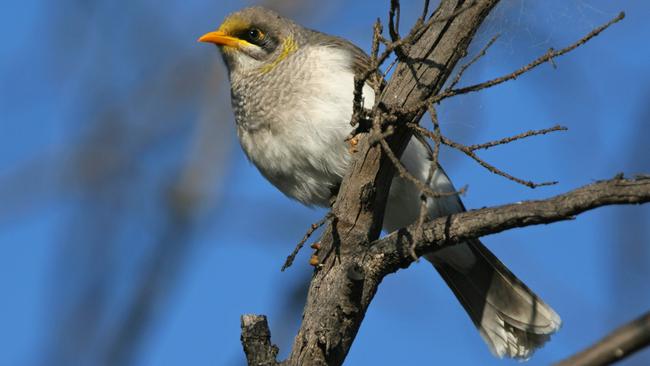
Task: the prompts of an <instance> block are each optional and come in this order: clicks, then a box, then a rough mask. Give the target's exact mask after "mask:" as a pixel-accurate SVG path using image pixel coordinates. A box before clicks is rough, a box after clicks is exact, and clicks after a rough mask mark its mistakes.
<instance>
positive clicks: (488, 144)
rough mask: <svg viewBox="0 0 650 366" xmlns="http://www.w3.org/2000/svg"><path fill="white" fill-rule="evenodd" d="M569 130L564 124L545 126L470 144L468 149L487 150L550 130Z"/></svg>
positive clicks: (544, 133)
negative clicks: (498, 138)
mask: <svg viewBox="0 0 650 366" xmlns="http://www.w3.org/2000/svg"><path fill="white" fill-rule="evenodd" d="M567 130H568V128H566V127H564V126H560V125H556V126H553V127H551V128H545V129H543V130H532V131H527V132H524V133H520V134H518V135H515V136H511V137H506V138H503V139H501V140H497V141H490V142H486V143H483V144H476V145H470V146H467V149H469V150H471V151H476V150H481V149H485V150H487V149H489V148H491V147H494V146H498V145H504V144H508V143H511V142H513V141H516V140H521V139H524V138H526V137H530V136H539V135H546V134H547V133H549V132H555V131H567Z"/></svg>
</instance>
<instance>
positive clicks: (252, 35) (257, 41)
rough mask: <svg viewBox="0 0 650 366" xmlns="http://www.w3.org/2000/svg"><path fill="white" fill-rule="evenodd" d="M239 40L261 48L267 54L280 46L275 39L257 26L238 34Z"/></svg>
mask: <svg viewBox="0 0 650 366" xmlns="http://www.w3.org/2000/svg"><path fill="white" fill-rule="evenodd" d="M237 38H239V39H242V40H244V41H246V42H248V43H250V44H254V45H256V46H259V47H261V48H263V49H264V50H266V51H267V52H272V51H273V50H275V48H276V47H277V45H278V41H277V40H276V39H275V38H274V37H272V36H271V35H269V34H268V33H267V32H265V31H264V30H262V29H260V28H258V27H255V26H253V27H250V28H246V29H243V30H241V31H239V32H237Z"/></svg>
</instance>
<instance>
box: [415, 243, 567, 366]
mask: <svg viewBox="0 0 650 366" xmlns="http://www.w3.org/2000/svg"><path fill="white" fill-rule="evenodd" d="M427 259H428V260H429V261H431V262H432V263H433V264H434V266H435V268H436V270H438V272H439V273H440V275H441V276H442V278H443V279H444V280H445V282H446V283H447V284H448V285H449V287H450V288H451V289H452V291H453V292H454V294H455V295H456V297H457V298H458V300H459V301H460V303H461V304H462V305H463V307H464V308H465V310H466V311H467V313H468V315H469V316H470V318H471V319H472V321H473V322H474V324H475V325H476V327H477V328H478V329H479V332H480V334H481V336H482V337H483V339H484V340H485V341H486V342H487V344H488V346H489V347H490V350H491V351H492V353H493V354H495V355H496V356H499V357H512V358H518V359H527V358H529V357H530V356H531V355H532V354H533V352H534V351H535V350H536V349H537V348H539V347H541V346H542V345H543V344H544V343H546V341H548V340H549V339H550V337H551V334H553V333H554V332H555V331H557V330H558V329H559V327H560V324H561V321H560V317H559V316H558V315H557V313H555V311H553V309H552V308H551V307H550V306H548V305H547V304H546V303H544V301H542V299H540V298H539V297H537V295H535V294H534V293H533V292H532V291H531V290H530V289H529V288H528V287H526V285H525V284H524V283H523V282H521V281H520V280H519V279H518V278H517V277H516V276H515V275H514V274H513V273H512V272H510V270H508V269H507V268H506V266H505V265H504V264H503V263H501V261H499V259H497V258H496V257H495V256H494V254H492V253H491V252H490V251H489V250H488V249H487V248H486V247H485V246H484V245H483V244H481V242H480V241H478V240H473V241H470V242H468V243H465V244H461V245H457V246H454V247H449V248H445V249H443V250H440V251H438V252H436V253H433V254H431V255H428V256H427Z"/></svg>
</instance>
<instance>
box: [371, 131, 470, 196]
mask: <svg viewBox="0 0 650 366" xmlns="http://www.w3.org/2000/svg"><path fill="white" fill-rule="evenodd" d="M378 141H379V144H381V147H382V149H383V150H384V153H386V156H388V158H389V159H390V161H391V162H392V163H393V166H394V167H395V169H397V174H398V175H399V176H400V177H402V178H404V179H406V180H408V181H409V182H411V183H413V184H414V185H415V186H416V187H417V188H418V189H419V190H420V192H422V193H423V194H425V195H427V196H429V197H431V198H439V197H447V196H455V195H458V194H461V195H462V194H464V193H465V188H464V187H463V188H461V189H460V190H458V191H455V192H436V191H434V190H433V189H431V187H429V186H428V185H427V184H425V183H424V182H422V181H421V180H419V179H418V178H416V177H415V176H414V175H413V174H411V173H410V172H409V171H408V170H407V169H406V167H405V166H404V165H403V164H402V163H401V162H400V161H399V159H398V158H397V156H396V155H395V153H394V152H393V150H391V148H390V146H388V142H386V139H384V138H379V139H378Z"/></svg>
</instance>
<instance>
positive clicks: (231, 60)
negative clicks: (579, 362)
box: [199, 7, 561, 359]
mask: <svg viewBox="0 0 650 366" xmlns="http://www.w3.org/2000/svg"><path fill="white" fill-rule="evenodd" d="M199 41H202V42H210V43H214V44H216V45H218V46H219V49H220V51H221V54H222V56H223V59H224V61H225V63H226V66H227V68H228V72H229V79H230V84H231V95H232V107H233V110H234V114H235V121H236V124H237V127H236V128H237V134H238V136H239V140H240V142H241V146H242V148H243V150H244V152H245V153H246V155H247V156H248V159H250V161H251V162H253V164H254V165H255V166H256V167H257V168H258V169H259V171H260V172H261V173H262V175H263V176H264V177H265V178H266V179H268V180H269V181H270V182H271V183H272V184H273V185H274V186H276V187H277V188H278V189H279V190H280V191H282V192H283V193H284V194H285V195H287V196H289V197H291V198H293V199H296V200H298V201H300V202H302V203H303V204H305V205H317V206H327V205H328V203H329V202H330V199H331V198H332V195H333V192H335V189H336V187H338V185H339V184H340V182H341V180H342V178H343V175H344V174H345V172H346V169H347V168H348V165H349V163H350V159H351V155H350V152H349V150H348V145H347V143H346V142H345V138H346V137H347V136H348V135H349V133H350V132H351V129H352V128H351V127H350V120H351V117H352V108H353V93H354V86H353V82H354V77H355V74H358V73H360V72H363V71H364V70H365V67H366V65H367V64H368V63H369V58H368V56H367V55H366V54H365V53H364V52H363V51H362V50H361V49H359V48H358V47H357V46H355V45H353V44H352V43H350V42H349V41H347V40H345V39H343V38H339V37H335V36H331V35H327V34H323V33H320V32H317V31H314V30H311V29H307V28H305V27H303V26H301V25H299V24H296V23H295V22H293V21H292V20H290V19H287V18H285V17H282V16H280V15H279V14H277V13H275V12H273V11H271V10H268V9H265V8H261V7H252V8H246V9H243V10H241V11H239V12H236V13H233V14H231V15H229V16H228V17H227V18H226V19H225V21H224V22H223V23H222V24H221V26H220V27H219V28H218V30H217V31H214V32H210V33H207V34H205V35H204V36H202V37H201V38H200V39H199ZM363 99H364V103H365V105H366V106H372V105H373V104H374V99H375V95H374V91H373V89H372V88H371V87H370V86H369V85H365V86H364V88H363ZM401 162H402V163H403V165H404V166H405V167H406V169H408V170H409V172H411V173H412V174H413V175H414V176H416V177H417V178H419V179H421V180H422V181H426V179H427V177H428V173H429V169H430V168H431V155H430V153H429V150H428V149H427V148H426V147H425V145H424V144H423V143H422V142H421V141H420V140H418V139H416V138H413V139H412V140H411V141H410V142H409V144H408V146H407V148H406V150H405V151H404V153H403V155H402V158H401ZM430 186H431V188H432V189H433V190H434V191H437V192H447V193H449V192H454V191H455V189H454V187H453V185H452V183H451V181H450V180H449V178H448V177H447V175H446V174H445V173H444V171H443V170H442V168H438V169H436V171H435V172H434V174H433V179H432V180H431V183H430ZM420 202H421V201H420V192H419V190H418V189H417V188H416V186H415V185H413V184H412V183H411V182H409V181H406V180H405V179H403V178H400V177H395V178H394V179H393V182H392V185H391V188H390V193H389V198H388V203H387V207H386V214H385V218H384V223H383V227H384V229H385V230H386V231H388V232H390V231H393V230H396V229H398V228H401V227H405V226H407V225H409V224H411V223H413V222H415V220H416V219H417V217H418V215H419V210H420ZM427 209H428V214H429V216H430V217H432V218H435V217H439V216H443V215H449V214H453V213H457V212H461V211H464V210H465V208H464V207H463V204H462V202H461V201H460V198H459V197H458V196H456V195H449V196H444V197H440V198H434V199H432V198H430V199H428V201H427ZM426 259H427V260H428V261H430V262H431V263H432V264H433V266H434V267H435V269H436V270H437V271H438V272H439V273H440V275H441V276H442V277H443V279H444V280H445V282H446V283H447V284H448V285H449V287H450V288H451V290H452V291H453V293H454V294H455V295H456V297H457V298H458V300H459V301H460V303H461V304H462V305H463V307H464V308H465V310H466V311H467V313H468V315H469V317H470V318H471V320H472V322H473V323H474V324H475V326H476V327H477V328H478V330H479V332H480V334H481V336H482V337H483V339H484V340H485V341H486V342H487V344H488V346H489V348H490V350H491V351H492V353H493V354H495V355H496V356H498V357H512V358H518V359H527V358H529V357H530V356H531V355H532V353H533V352H534V351H535V350H536V349H537V348H539V347H541V346H542V345H543V344H544V343H545V342H546V341H548V340H549V339H550V336H551V334H553V333H554V332H555V331H557V330H558V329H559V327H560V323H561V322H560V318H559V316H558V315H557V314H556V313H555V311H553V309H552V308H551V307H549V306H548V305H547V304H546V303H544V302H543V301H542V300H541V299H540V298H539V297H537V295H535V294H534V293H533V292H532V291H531V290H530V289H528V287H526V286H525V285H524V284H523V283H522V282H521V281H520V280H519V279H517V277H515V275H514V274H512V272H510V271H509V270H508V269H507V268H506V266H505V265H504V264H503V263H501V261H499V259H497V258H496V257H495V256H494V255H493V254H492V253H491V252H490V251H489V250H488V249H487V248H486V247H485V246H484V245H483V244H481V242H480V241H478V240H472V241H469V242H467V243H464V244H462V245H456V246H453V247H449V248H446V249H443V250H440V251H437V252H435V253H434V254H431V255H427V256H426Z"/></svg>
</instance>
